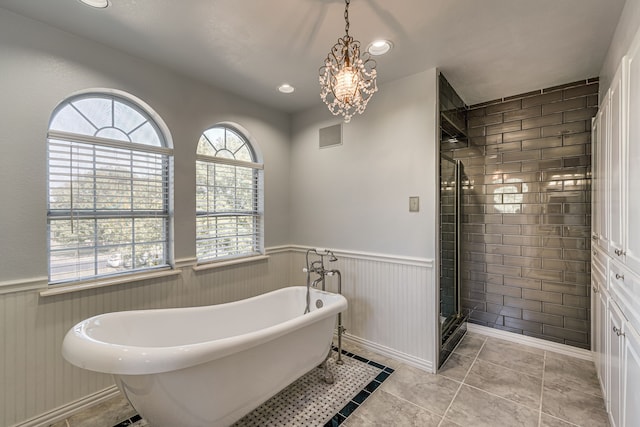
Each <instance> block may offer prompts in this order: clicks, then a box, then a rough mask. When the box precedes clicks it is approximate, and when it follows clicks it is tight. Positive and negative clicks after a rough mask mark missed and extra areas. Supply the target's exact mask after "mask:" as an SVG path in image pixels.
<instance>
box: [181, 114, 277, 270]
mask: <svg viewBox="0 0 640 427" xmlns="http://www.w3.org/2000/svg"><path fill="white" fill-rule="evenodd" d="M214 128H219V129H223V130H225V131H226V130H229V131H231V132H233V133H235V134H236V135H237V136H238V137H240V138H241V139H242V140H243V141H244V143H245V144H246V145H247V146H248V149H249V151H250V153H251V154H252V157H253V159H254V160H255V161H252V162H250V161H245V160H236V159H229V158H226V157H216V156H211V155H206V154H199V153H198V152H197V151H198V148H199V146H200V139H201V138H202V136H203V135H204V133H205V132H207V131H208V130H210V129H214ZM198 161H200V162H205V163H213V164H222V165H229V166H238V167H246V168H251V169H254V171H256V172H258V174H257V177H256V180H257V182H256V186H255V190H256V194H255V197H256V199H257V204H258V205H257V213H258V214H257V215H249V216H254V217H255V218H257V221H258V224H257V227H258V229H259V231H258V233H257V235H256V234H255V233H254V235H256V237H257V247H256V250H255V251H253V252H251V253H243V254H238V255H229V256H224V257H220V258H208V259H198V256H197V245H198V240H197V231H196V241H195V245H196V264H195V266H194V267H193V269H194V271H201V270H208V269H211V268H217V267H224V266H228V265H234V264H240V263H244V262H253V261H259V260H263V259H267V258H268V256H267V255H266V253H265V246H264V216H265V215H264V163H262V153H261V151H260V150H259V148H258V146H257V144H256V142H255V140H254V139H253V137H252V136H251V135H250V134H249V132H248V131H247V130H246V129H245V128H243V127H242V126H240V125H238V124H236V123H231V122H220V123H216V124H215V125H213V126H210V127H208V128H206V129H205V130H204V131H202V133H201V134H200V138H199V139H198V144H197V145H196V165H197V162H198ZM197 186H198V183H197V179H196V188H197ZM210 214H211V213H210V212H209V213H207V215H210ZM202 216H206V215H198V209H197V201H196V216H195V219H196V229H197V219H198V218H199V217H202Z"/></svg>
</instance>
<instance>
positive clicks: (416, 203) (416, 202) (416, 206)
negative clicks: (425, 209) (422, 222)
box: [409, 196, 420, 212]
mask: <svg viewBox="0 0 640 427" xmlns="http://www.w3.org/2000/svg"><path fill="white" fill-rule="evenodd" d="M419 211H420V197H418V196H412V197H409V212H419Z"/></svg>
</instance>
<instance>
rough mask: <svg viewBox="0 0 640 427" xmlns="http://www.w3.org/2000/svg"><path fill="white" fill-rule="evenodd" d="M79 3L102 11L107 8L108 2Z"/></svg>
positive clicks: (85, 1)
mask: <svg viewBox="0 0 640 427" xmlns="http://www.w3.org/2000/svg"><path fill="white" fill-rule="evenodd" d="M80 1H81V2H82V3H84V4H86V5H87V6H91V7H95V8H99V9H104V8H105V7H107V6H109V0H80Z"/></svg>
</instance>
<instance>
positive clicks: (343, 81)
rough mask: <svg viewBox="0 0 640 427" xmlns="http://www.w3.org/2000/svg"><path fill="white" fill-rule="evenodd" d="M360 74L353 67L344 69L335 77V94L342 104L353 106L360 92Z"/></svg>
mask: <svg viewBox="0 0 640 427" xmlns="http://www.w3.org/2000/svg"><path fill="white" fill-rule="evenodd" d="M358 80H359V79H358V73H357V71H356V70H355V69H354V68H353V67H344V68H343V69H342V70H340V71H339V72H338V74H337V75H336V77H335V84H334V89H333V93H334V94H335V96H336V98H338V100H339V101H340V102H343V103H344V104H351V103H352V102H353V100H354V98H355V97H356V94H357V91H358Z"/></svg>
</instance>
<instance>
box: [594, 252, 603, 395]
mask: <svg viewBox="0 0 640 427" xmlns="http://www.w3.org/2000/svg"><path fill="white" fill-rule="evenodd" d="M593 251H594V257H595V256H597V254H596V253H595V249H594V250H593ZM605 278H606V276H605V274H604V273H603V272H601V271H600V269H599V268H598V267H597V266H596V263H595V262H594V266H593V269H592V270H591V324H592V328H591V348H592V351H593V361H594V362H595V365H596V371H597V372H598V378H599V379H600V386H601V388H602V391H603V393H604V394H605V396H606V382H605V380H606V376H605V374H604V371H605V369H604V368H605V367H606V334H605V331H606V329H605V326H606V325H605V324H606V317H605V316H606V312H607V295H606V290H605V287H604V285H603V283H604V280H606V279H605Z"/></svg>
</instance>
